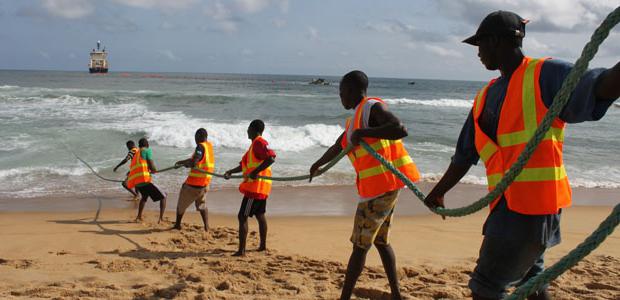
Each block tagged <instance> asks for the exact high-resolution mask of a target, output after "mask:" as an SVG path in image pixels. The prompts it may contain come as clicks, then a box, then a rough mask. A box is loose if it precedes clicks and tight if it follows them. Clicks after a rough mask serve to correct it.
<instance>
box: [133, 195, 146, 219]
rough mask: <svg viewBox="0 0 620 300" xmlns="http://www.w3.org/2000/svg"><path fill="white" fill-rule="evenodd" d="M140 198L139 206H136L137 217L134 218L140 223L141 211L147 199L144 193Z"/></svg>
mask: <svg viewBox="0 0 620 300" xmlns="http://www.w3.org/2000/svg"><path fill="white" fill-rule="evenodd" d="M140 194H141V195H142V198H141V199H140V205H139V206H138V216H137V217H136V221H140V222H142V221H143V220H144V219H142V211H144V205H145V204H146V200H147V199H148V198H149V196H148V195H146V194H145V193H140Z"/></svg>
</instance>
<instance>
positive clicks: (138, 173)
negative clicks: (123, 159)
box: [127, 149, 151, 188]
mask: <svg viewBox="0 0 620 300" xmlns="http://www.w3.org/2000/svg"><path fill="white" fill-rule="evenodd" d="M145 182H151V173H150V172H149V165H148V162H147V161H146V160H144V159H142V149H139V150H138V151H136V153H135V154H134V155H133V158H132V159H131V164H130V165H129V176H128V177H127V187H129V188H133V187H135V186H136V185H138V184H140V183H145Z"/></svg>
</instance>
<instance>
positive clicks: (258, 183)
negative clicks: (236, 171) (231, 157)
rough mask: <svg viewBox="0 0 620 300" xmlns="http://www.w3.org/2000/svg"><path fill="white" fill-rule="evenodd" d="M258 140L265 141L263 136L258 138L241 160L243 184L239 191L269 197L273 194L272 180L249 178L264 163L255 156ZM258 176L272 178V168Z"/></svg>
mask: <svg viewBox="0 0 620 300" xmlns="http://www.w3.org/2000/svg"><path fill="white" fill-rule="evenodd" d="M256 140H264V139H263V137H262V136H260V135H259V136H257V137H256V138H255V139H254V140H253V141H252V145H251V146H250V149H248V151H247V152H246V153H245V154H244V155H243V158H242V159H241V169H242V170H243V182H241V184H240V185H239V191H240V192H241V193H246V192H248V193H255V194H261V195H266V196H268V195H269V193H270V192H271V180H270V179H262V178H257V179H251V178H249V177H247V176H248V175H249V174H250V173H251V172H252V171H253V170H254V169H256V168H257V167H258V166H260V164H262V163H263V161H262V160H258V158H256V156H254V142H255V141H256ZM258 176H271V167H268V168H266V169H264V170H262V171H261V172H259V173H258Z"/></svg>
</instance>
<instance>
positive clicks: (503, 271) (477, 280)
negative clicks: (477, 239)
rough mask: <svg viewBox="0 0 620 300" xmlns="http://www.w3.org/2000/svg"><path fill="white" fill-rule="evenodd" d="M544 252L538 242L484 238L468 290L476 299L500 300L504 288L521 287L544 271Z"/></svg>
mask: <svg viewBox="0 0 620 300" xmlns="http://www.w3.org/2000/svg"><path fill="white" fill-rule="evenodd" d="M545 250H546V247H545V246H544V245H543V244H541V243H539V242H531V241H523V240H521V241H520V240H518V239H515V238H514V237H497V236H485V237H484V240H483V241H482V246H481V247H480V255H479V257H478V261H477V265H476V268H475V269H474V272H473V273H472V274H471V279H470V280H469V288H470V289H471V291H472V293H475V294H477V295H478V296H482V297H485V298H489V299H502V298H504V296H506V289H507V288H509V287H511V286H518V285H520V284H523V283H525V282H526V281H527V280H528V279H530V278H532V277H534V276H536V275H537V274H539V273H540V272H542V271H543V270H544V262H545V261H544V253H545ZM546 288H547V286H544V287H542V288H541V290H542V289H546Z"/></svg>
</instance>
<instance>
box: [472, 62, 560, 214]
mask: <svg viewBox="0 0 620 300" xmlns="http://www.w3.org/2000/svg"><path fill="white" fill-rule="evenodd" d="M544 61H545V59H532V58H529V57H526V58H524V59H523V62H522V63H521V65H520V66H519V67H518V68H517V70H515V71H514V73H513V74H512V77H511V78H510V83H509V84H508V90H507V91H506V98H505V99H504V103H503V106H502V107H501V110H500V111H501V112H500V116H499V124H498V129H497V143H495V142H494V141H493V140H492V139H491V138H489V137H488V136H487V135H486V134H485V133H484V132H483V131H482V129H481V128H480V125H479V118H480V115H481V114H482V111H483V110H484V105H485V102H486V97H487V92H488V88H489V87H490V86H491V85H492V84H493V83H494V82H495V80H492V81H491V82H489V83H488V84H487V85H486V86H485V87H484V88H483V89H482V90H481V91H480V92H479V93H478V95H476V98H475V100H474V107H473V116H474V128H475V144H476V150H477V151H478V154H479V156H480V159H481V160H482V161H483V162H484V164H485V167H486V173H487V182H488V186H489V190H492V189H493V188H495V186H496V185H497V183H498V182H499V181H500V180H501V178H502V176H503V175H504V173H506V172H507V171H508V170H509V169H510V167H511V166H512V165H513V164H514V163H515V162H516V160H517V158H518V156H519V155H520V154H521V152H522V151H523V149H525V145H526V144H527V142H528V141H529V140H530V139H531V138H532V136H533V135H534V133H535V131H536V129H537V128H538V125H539V123H540V121H541V120H542V119H543V117H544V115H545V114H546V113H547V111H548V109H547V107H546V106H545V104H544V102H543V101H542V98H541V96H540V86H539V82H540V81H539V80H540V69H541V67H542V64H543V62H544ZM564 125H565V124H564V122H563V121H561V120H560V119H556V120H554V121H553V123H552V127H551V129H550V130H549V131H548V132H547V133H546V134H545V136H544V138H543V141H542V142H541V143H540V145H539V146H538V148H537V149H536V150H535V151H534V153H533V154H532V156H531V158H530V160H529V161H528V163H527V164H526V166H525V167H524V168H523V171H521V173H520V174H519V175H518V176H517V177H516V179H515V181H514V182H513V184H512V185H511V186H510V187H508V189H506V191H505V192H504V197H505V198H506V201H507V204H508V208H509V209H511V210H513V211H516V212H518V213H522V214H528V215H542V214H555V213H557V212H558V210H559V209H560V208H563V207H567V206H569V205H570V203H571V199H570V198H571V191H570V186H569V184H568V178H567V176H566V170H565V169H564V164H563V162H562V146H563V141H564ZM496 204H497V200H496V201H494V202H493V203H492V204H491V208H493V207H494V206H495V205H496Z"/></svg>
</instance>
